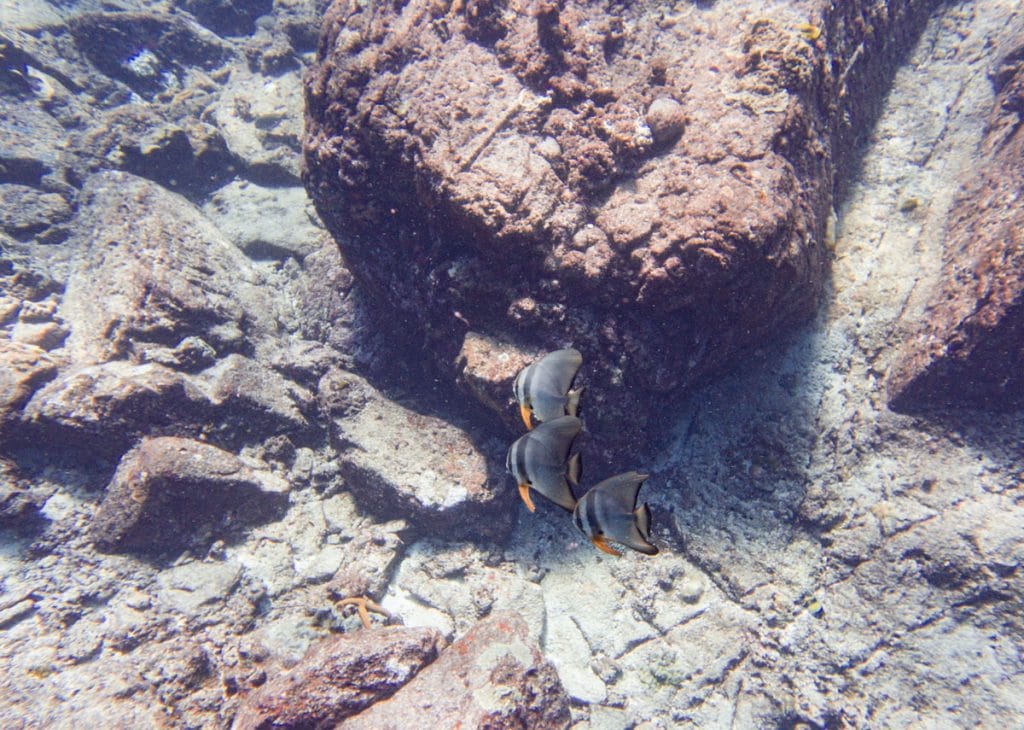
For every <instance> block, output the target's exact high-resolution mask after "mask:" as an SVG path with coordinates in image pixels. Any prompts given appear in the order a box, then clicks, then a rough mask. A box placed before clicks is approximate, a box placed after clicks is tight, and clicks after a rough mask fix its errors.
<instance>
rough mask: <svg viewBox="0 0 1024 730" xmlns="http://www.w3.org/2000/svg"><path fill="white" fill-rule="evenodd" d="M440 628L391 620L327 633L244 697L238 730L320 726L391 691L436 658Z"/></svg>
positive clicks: (440, 644)
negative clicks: (350, 631)
mask: <svg viewBox="0 0 1024 730" xmlns="http://www.w3.org/2000/svg"><path fill="white" fill-rule="evenodd" d="M444 645H445V640H444V637H442V636H441V634H440V633H438V631H437V630H436V629H426V628H406V627H404V626H387V627H382V628H375V629H372V630H366V631H357V632H356V633H353V634H344V635H342V636H338V637H335V638H331V639H327V640H325V641H322V642H320V643H319V644H317V645H315V646H314V647H312V648H311V649H310V650H309V652H308V653H307V654H306V656H305V657H304V658H303V660H302V661H301V662H300V663H299V664H298V665H296V666H295V667H294V668H292V669H291V670H289V671H287V672H284V673H282V674H280V675H278V676H275V677H272V678H271V679H270V680H269V681H268V682H267V684H266V685H265V686H263V687H262V688H260V689H259V690H257V691H255V692H253V693H252V694H251V695H249V696H248V697H247V698H246V699H245V701H244V702H243V703H242V706H241V708H240V709H239V711H238V715H237V716H236V717H235V722H234V724H233V725H232V727H233V728H234V730H269V728H320V727H330V726H332V725H333V724H334V723H337V722H339V721H341V720H344V719H345V718H347V717H350V716H352V715H354V714H356V713H358V712H360V711H361V710H363V709H364V708H366V707H368V706H369V705H371V704H373V703H374V702H377V701H379V700H382V699H384V698H386V697H390V696H391V695H392V694H393V693H394V692H395V690H397V689H398V688H399V687H401V686H402V685H404V684H405V683H406V682H408V681H409V680H410V679H412V678H413V677H414V676H415V675H416V673H417V672H419V671H420V670H421V669H422V668H423V667H424V666H426V665H428V664H430V663H431V662H433V661H434V660H435V659H436V658H437V655H438V653H439V652H440V651H441V650H442V649H443V648H444Z"/></svg>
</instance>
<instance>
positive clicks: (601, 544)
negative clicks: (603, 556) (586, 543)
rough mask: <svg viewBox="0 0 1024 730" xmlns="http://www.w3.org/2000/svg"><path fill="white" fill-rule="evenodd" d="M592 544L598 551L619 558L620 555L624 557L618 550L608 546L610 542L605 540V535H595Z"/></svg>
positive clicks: (591, 539)
mask: <svg viewBox="0 0 1024 730" xmlns="http://www.w3.org/2000/svg"><path fill="white" fill-rule="evenodd" d="M590 542H592V543H594V547H596V548H597V549H598V550H601V551H603V552H606V553H608V554H609V555H614V556H615V557H619V556H620V555H622V553H620V552H619V551H618V550H616V549H615V548H613V547H611V546H610V545H609V544H608V541H607V540H605V539H604V535H595V536H594V537H592V538H590Z"/></svg>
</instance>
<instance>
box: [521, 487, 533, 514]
mask: <svg viewBox="0 0 1024 730" xmlns="http://www.w3.org/2000/svg"><path fill="white" fill-rule="evenodd" d="M519 496H520V497H522V498H523V503H524V504H525V505H526V509H528V510H530V511H531V512H534V511H536V509H537V508H536V507H534V506H533V500H532V499H530V485H529V484H520V485H519Z"/></svg>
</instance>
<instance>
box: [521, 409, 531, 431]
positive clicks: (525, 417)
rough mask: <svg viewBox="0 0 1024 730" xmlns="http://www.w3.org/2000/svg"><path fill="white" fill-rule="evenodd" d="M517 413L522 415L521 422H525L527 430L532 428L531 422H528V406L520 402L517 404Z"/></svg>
mask: <svg viewBox="0 0 1024 730" xmlns="http://www.w3.org/2000/svg"><path fill="white" fill-rule="evenodd" d="M519 415H520V416H522V417H523V423H525V424H526V428H527V430H529V429H532V428H533V424H532V423H531V422H530V407H529V406H524V405H523V404H522V403H520V404H519Z"/></svg>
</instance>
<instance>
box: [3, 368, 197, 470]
mask: <svg viewBox="0 0 1024 730" xmlns="http://www.w3.org/2000/svg"><path fill="white" fill-rule="evenodd" d="M212 413H213V407H212V404H211V403H210V402H209V399H208V398H207V396H206V394H205V393H204V392H203V391H202V390H201V389H200V388H199V387H197V386H196V384H195V382H194V381H193V380H192V379H190V378H189V377H188V376H187V375H184V374H182V373H179V372H177V371H175V370H171V369H170V368H167V367H164V366H163V365H158V364H156V363H147V364H145V365H133V364H132V363H129V362H122V361H113V362H107V363H103V364H101V365H93V366H90V367H84V368H80V369H78V370H72V371H70V372H67V373H65V374H63V375H61V376H60V377H58V378H56V379H55V380H53V381H52V382H50V383H47V384H46V385H44V386H43V387H42V388H40V389H39V390H37V391H36V392H35V395H33V396H32V399H31V400H30V401H29V402H28V403H27V404H26V405H25V407H24V408H23V409H22V412H21V414H20V420H19V422H18V423H17V424H16V425H17V427H18V429H19V432H20V434H19V435H20V436H21V437H23V438H31V437H32V436H33V435H35V434H41V435H42V436H43V437H44V440H45V442H48V443H50V444H61V447H62V448H67V447H78V448H85V449H90V450H93V451H94V452H95V453H97V454H100V453H102V454H119V453H121V452H122V451H123V450H124V449H126V448H128V446H129V445H130V444H131V442H132V441H133V440H134V439H135V438H137V437H138V436H141V435H146V434H157V433H163V434H166V433H174V434H190V433H197V432H198V431H199V430H200V428H201V426H202V425H203V424H204V423H206V422H207V421H208V420H209V419H210V417H211V415H212Z"/></svg>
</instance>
